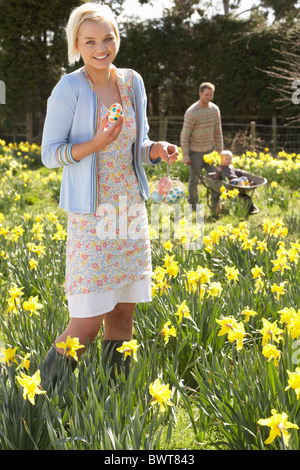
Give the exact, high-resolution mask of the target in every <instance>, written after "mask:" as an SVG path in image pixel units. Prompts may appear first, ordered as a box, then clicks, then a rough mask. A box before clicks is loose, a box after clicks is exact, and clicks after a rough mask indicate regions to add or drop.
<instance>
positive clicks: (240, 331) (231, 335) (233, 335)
mask: <svg viewBox="0 0 300 470" xmlns="http://www.w3.org/2000/svg"><path fill="white" fill-rule="evenodd" d="M245 335H246V332H245V327H244V324H243V323H242V322H239V323H236V324H235V325H234V326H233V328H231V329H230V330H229V331H228V341H229V342H230V343H233V341H236V343H237V351H240V350H241V349H242V348H243V340H244V338H245Z"/></svg>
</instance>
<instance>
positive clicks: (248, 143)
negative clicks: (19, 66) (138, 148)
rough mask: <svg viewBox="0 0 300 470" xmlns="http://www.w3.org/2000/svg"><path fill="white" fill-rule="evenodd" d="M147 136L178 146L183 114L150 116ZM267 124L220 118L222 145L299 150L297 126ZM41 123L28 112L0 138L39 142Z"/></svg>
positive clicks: (0, 130)
mask: <svg viewBox="0 0 300 470" xmlns="http://www.w3.org/2000/svg"><path fill="white" fill-rule="evenodd" d="M148 120H149V125H150V132H149V137H150V139H152V140H167V141H169V142H172V143H174V144H176V145H178V146H180V133H181V130H182V125H183V116H172V117H171V116H163V117H161V116H150V117H149V118H148ZM269 122H270V123H259V122H256V121H254V120H250V119H249V121H248V122H247V120H246V119H239V118H238V117H236V118H234V120H233V119H231V120H229V119H226V118H222V129H223V136H224V148H227V149H230V150H231V151H232V152H234V153H235V154H237V155H239V154H242V153H243V152H245V151H246V150H252V151H254V150H255V151H261V150H263V149H265V148H268V149H269V150H270V152H272V153H273V154H276V153H278V152H279V151H282V150H284V151H286V152H288V153H300V126H286V125H282V124H278V123H277V121H276V119H275V118H273V119H270V120H269ZM42 128H43V122H41V121H40V120H34V119H32V117H31V116H30V114H28V115H27V119H26V122H10V123H9V128H7V127H6V126H5V128H3V127H2V126H1V125H0V139H3V140H5V141H6V142H21V141H28V142H30V143H32V142H35V143H37V144H40V143H41V136H42Z"/></svg>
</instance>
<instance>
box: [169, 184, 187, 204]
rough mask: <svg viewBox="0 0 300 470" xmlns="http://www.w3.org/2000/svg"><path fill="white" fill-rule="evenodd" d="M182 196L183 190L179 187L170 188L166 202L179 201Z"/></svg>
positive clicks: (173, 202)
mask: <svg viewBox="0 0 300 470" xmlns="http://www.w3.org/2000/svg"><path fill="white" fill-rule="evenodd" d="M183 197H184V191H183V190H182V189H181V188H178V187H176V188H172V189H170V191H169V192H168V194H167V196H166V202H167V203H168V204H175V203H176V202H180V201H181V200H182V198H183Z"/></svg>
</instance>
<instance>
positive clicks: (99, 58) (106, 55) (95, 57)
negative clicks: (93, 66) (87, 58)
mask: <svg viewBox="0 0 300 470" xmlns="http://www.w3.org/2000/svg"><path fill="white" fill-rule="evenodd" d="M108 56H109V54H105V55H101V56H94V59H96V60H104V59H106V58H107V57H108Z"/></svg>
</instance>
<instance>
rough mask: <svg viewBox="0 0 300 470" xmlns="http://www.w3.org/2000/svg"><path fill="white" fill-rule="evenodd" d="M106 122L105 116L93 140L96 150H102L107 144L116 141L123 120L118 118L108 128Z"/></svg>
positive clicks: (121, 117)
mask: <svg viewBox="0 0 300 470" xmlns="http://www.w3.org/2000/svg"><path fill="white" fill-rule="evenodd" d="M107 122H108V116H107V114H106V115H105V117H104V119H103V120H102V122H101V124H100V127H99V129H98V131H97V132H96V134H95V137H94V139H93V141H94V144H95V147H96V149H97V150H103V149H105V148H106V147H107V146H108V145H109V144H111V143H112V142H114V141H115V140H117V138H118V137H119V135H120V132H121V130H122V127H123V123H124V118H123V116H120V117H119V119H118V120H117V121H116V122H114V123H113V124H112V125H111V126H109V127H108V126H107Z"/></svg>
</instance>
